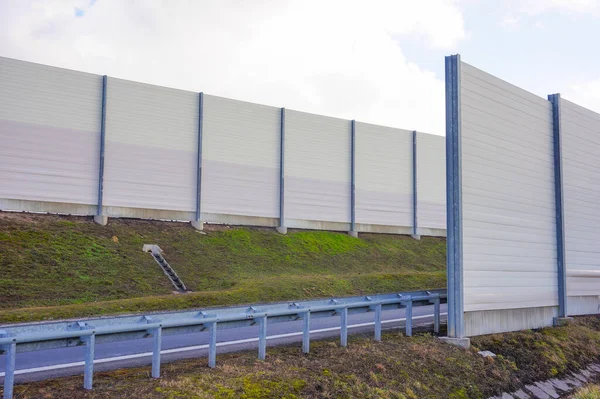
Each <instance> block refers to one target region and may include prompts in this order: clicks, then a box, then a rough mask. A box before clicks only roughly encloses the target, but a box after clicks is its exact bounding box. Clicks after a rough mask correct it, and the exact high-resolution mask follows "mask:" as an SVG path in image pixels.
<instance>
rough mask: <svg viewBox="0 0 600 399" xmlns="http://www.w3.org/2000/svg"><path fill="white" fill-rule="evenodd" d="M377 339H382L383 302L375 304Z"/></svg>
mask: <svg viewBox="0 0 600 399" xmlns="http://www.w3.org/2000/svg"><path fill="white" fill-rule="evenodd" d="M375 341H381V304H379V305H377V306H375Z"/></svg>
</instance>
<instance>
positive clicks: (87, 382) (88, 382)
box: [82, 334, 96, 390]
mask: <svg viewBox="0 0 600 399" xmlns="http://www.w3.org/2000/svg"><path fill="white" fill-rule="evenodd" d="M82 341H84V342H85V367H84V370H83V388H84V389H88V390H89V389H92V384H93V380H94V349H95V346H96V336H95V335H94V334H92V335H88V336H86V337H83V338H82Z"/></svg>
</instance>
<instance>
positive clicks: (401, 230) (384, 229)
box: [356, 223, 413, 235]
mask: <svg viewBox="0 0 600 399" xmlns="http://www.w3.org/2000/svg"><path fill="white" fill-rule="evenodd" d="M356 231H358V232H360V233H381V234H403V235H409V234H412V231H413V228H412V227H410V226H384V225H379V224H364V223H357V224H356Z"/></svg>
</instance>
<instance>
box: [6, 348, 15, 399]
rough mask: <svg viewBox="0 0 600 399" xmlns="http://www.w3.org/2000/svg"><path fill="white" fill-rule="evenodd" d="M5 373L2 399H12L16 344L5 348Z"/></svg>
mask: <svg viewBox="0 0 600 399" xmlns="http://www.w3.org/2000/svg"><path fill="white" fill-rule="evenodd" d="M5 351H6V352H5V354H4V356H5V357H6V371H5V373H4V399H12V397H13V387H14V385H15V360H16V357H17V344H16V343H12V344H9V345H6V346H5Z"/></svg>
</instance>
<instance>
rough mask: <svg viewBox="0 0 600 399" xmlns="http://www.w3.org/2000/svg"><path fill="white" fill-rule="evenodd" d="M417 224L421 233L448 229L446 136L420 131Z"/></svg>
mask: <svg viewBox="0 0 600 399" xmlns="http://www.w3.org/2000/svg"><path fill="white" fill-rule="evenodd" d="M417 226H418V231H417V232H418V233H419V234H422V235H445V232H446V138H445V137H443V136H435V135H432V134H425V133H417Z"/></svg>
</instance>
